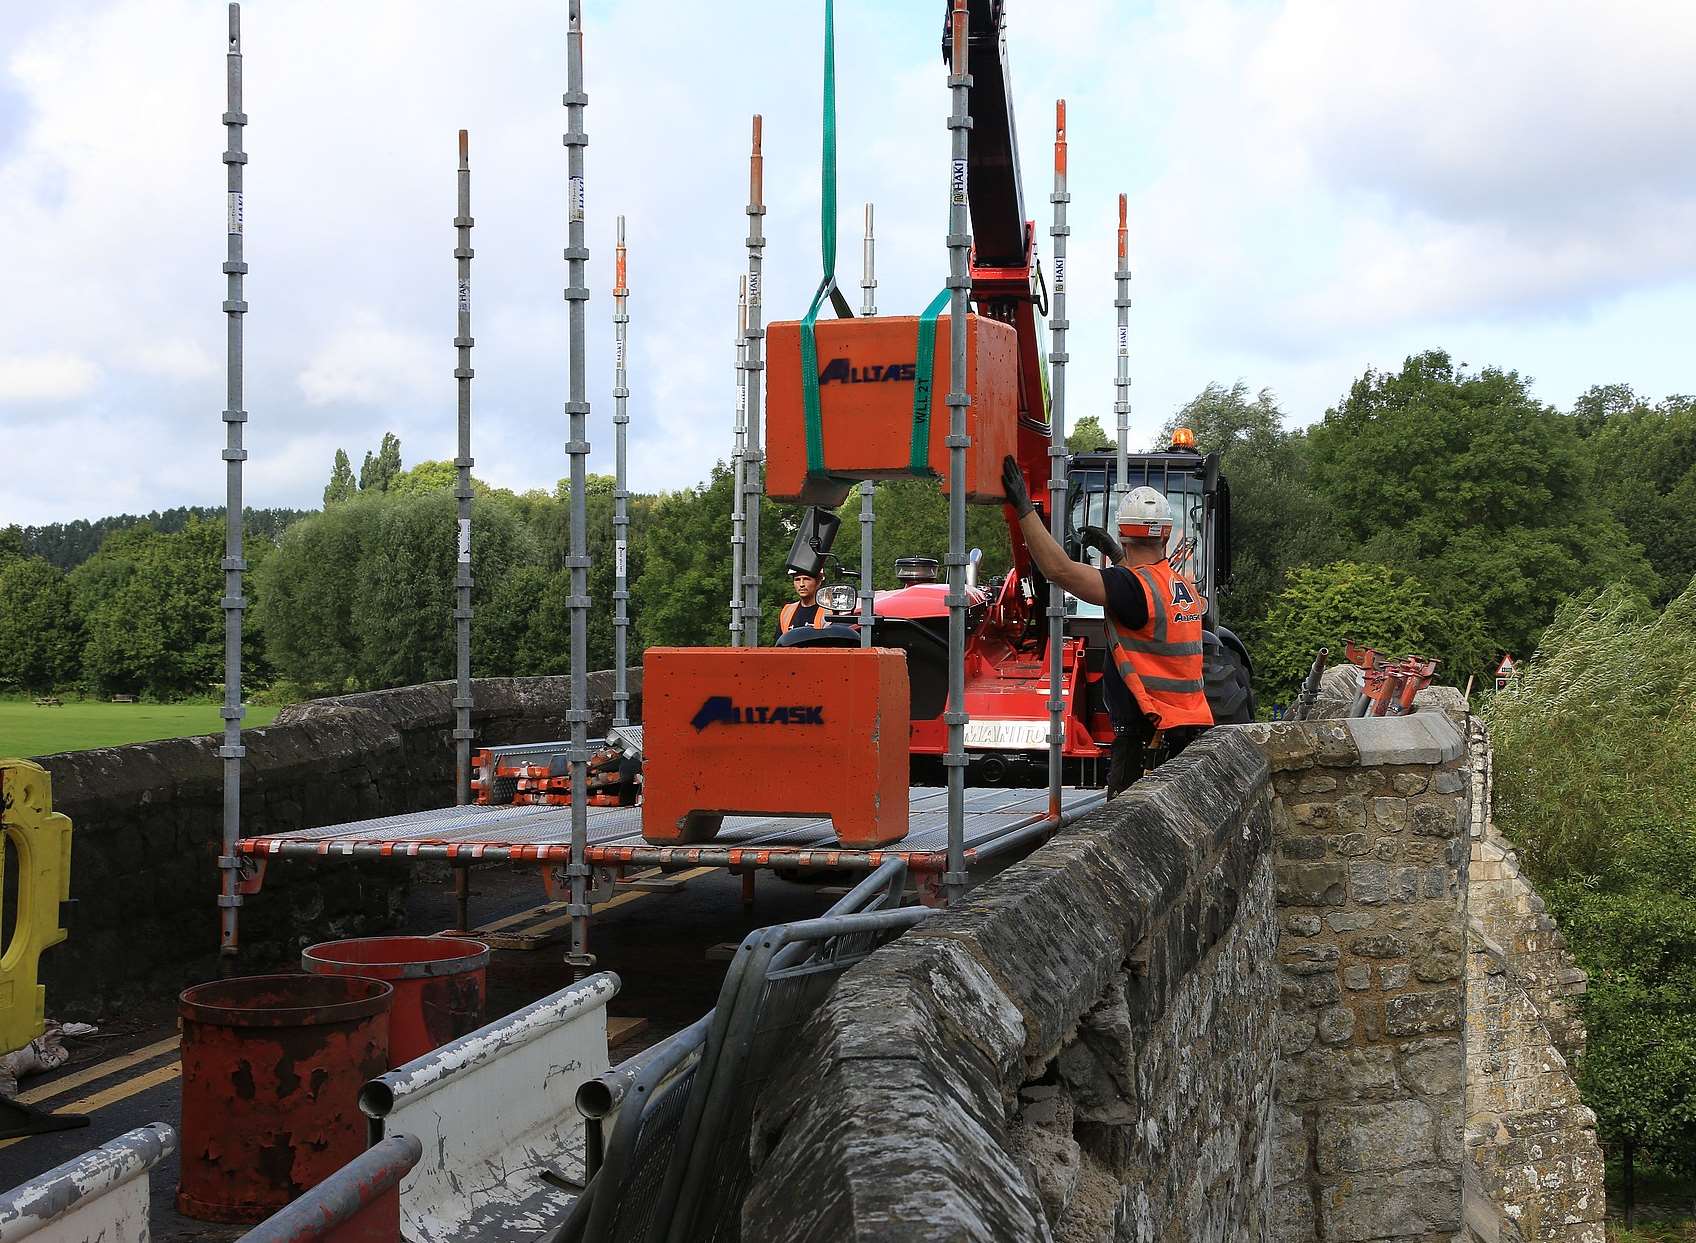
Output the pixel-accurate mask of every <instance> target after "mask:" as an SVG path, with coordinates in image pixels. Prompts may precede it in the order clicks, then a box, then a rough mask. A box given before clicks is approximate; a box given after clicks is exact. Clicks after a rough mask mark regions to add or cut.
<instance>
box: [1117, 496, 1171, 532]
mask: <svg viewBox="0 0 1696 1243" xmlns="http://www.w3.org/2000/svg"><path fill="white" fill-rule="evenodd" d="M1171 533H1172V505H1171V502H1169V501H1168V500H1167V499H1166V498H1165V496H1163V495H1162V494H1161V493H1159V492H1157V491H1155V490H1154V489H1153V488H1148V487H1142V488H1132V489H1131V490H1130V491H1129V492H1127V493H1125V499H1124V500H1122V501H1120V502H1119V534H1120V535H1122V536H1124V537H1126V538H1128V539H1165V538H1166V537H1167V536H1168V535H1170V534H1171Z"/></svg>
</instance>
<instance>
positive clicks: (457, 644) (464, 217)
mask: <svg viewBox="0 0 1696 1243" xmlns="http://www.w3.org/2000/svg"><path fill="white" fill-rule="evenodd" d="M458 206H459V210H458V212H457V213H456V214H455V215H454V218H453V227H454V232H455V237H454V248H453V257H454V263H455V265H456V266H457V268H458V276H459V289H458V297H457V306H458V311H457V315H458V319H457V321H456V323H455V331H454V337H453V344H454V349H455V350H457V351H458V353H459V357H458V358H457V360H456V362H455V365H454V369H453V378H454V383H455V384H456V386H457V387H458V389H459V452H458V453H457V454H456V455H455V456H454V459H453V465H454V484H453V494H454V498H455V500H456V501H457V502H458V508H459V539H458V557H457V560H456V563H455V568H454V579H453V586H454V609H453V626H454V649H455V651H454V663H455V669H456V677H457V678H458V681H457V683H456V684H455V686H454V696H453V751H454V802H455V803H457V804H458V805H460V806H461V807H463V806H465V805H466V804H467V803H469V802H470V801H471V739H472V730H471V465H472V463H471V377H472V376H473V375H474V374H475V373H474V372H473V371H472V370H471V347H472V345H474V344H475V342H474V341H473V340H472V338H471V256H472V253H473V252H472V249H471V226H472V224H473V223H474V222H473V221H472V219H471V144H470V139H469V136H468V135H467V134H466V132H465V131H464V130H460V131H459V205H458ZM463 878H464V870H463V869H457V870H456V880H457V879H463ZM467 896H469V895H467ZM466 922H467V917H466V915H465V912H464V911H461V913H460V920H459V926H460V927H462V928H463V927H464V926H465V924H466Z"/></svg>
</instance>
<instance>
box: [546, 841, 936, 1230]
mask: <svg viewBox="0 0 1696 1243" xmlns="http://www.w3.org/2000/svg"><path fill="white" fill-rule="evenodd" d="M906 874H907V869H906V865H905V863H904V862H903V861H902V860H901V859H899V858H896V859H889V860H887V861H885V862H884V863H883V864H882V865H880V866H879V867H878V868H877V870H875V871H874V872H872V873H871V874H870V875H869V876H867V877H866V879H865V880H864V881H862V882H861V883H860V884H859V885H858V886H856V887H855V888H854V889H853V890H852V891H850V892H849V893H848V895H847V896H846V897H844V898H843V899H842V900H841V901H840V902H838V903H837V904H836V905H835V906H833V907H832V908H831V909H830V910H829V911H828V912H827V913H826V914H825V915H824V916H823V917H821V918H819V919H809V920H802V921H800V922H798V923H793V924H779V925H776V926H774V927H770V928H761V929H758V930H756V931H754V932H751V933H749V934H748V936H747V938H746V939H745V940H744V941H743V942H742V946H741V948H740V949H739V950H738V951H737V954H736V957H735V959H734V960H733V961H732V962H731V965H730V969H729V971H728V972H727V973H726V975H725V980H724V985H723V987H722V988H721V989H720V991H719V1004H718V1005H717V1006H716V1007H715V1008H714V1009H713V1010H712V1011H710V1012H709V1013H708V1014H707V1015H706V1016H705V1017H704V1018H702V1019H700V1020H699V1021H698V1022H696V1023H695V1024H693V1025H692V1026H690V1027H688V1028H686V1029H684V1030H683V1031H681V1032H679V1033H678V1034H677V1035H675V1036H673V1037H671V1038H670V1039H669V1040H666V1041H663V1042H662V1043H660V1044H658V1045H655V1046H654V1047H653V1048H651V1049H648V1050H645V1051H644V1052H643V1053H640V1054H638V1055H637V1056H636V1057H634V1058H631V1059H630V1060H629V1061H627V1062H624V1063H622V1064H621V1065H620V1066H618V1067H616V1068H614V1069H613V1070H611V1071H608V1072H607V1073H606V1074H604V1075H600V1076H597V1077H596V1078H595V1079H591V1080H588V1081H586V1082H585V1083H584V1085H583V1086H582V1088H580V1089H579V1090H578V1097H577V1099H578V1108H579V1110H580V1111H581V1112H582V1113H584V1115H585V1117H586V1118H587V1119H588V1120H589V1121H588V1125H589V1134H590V1140H589V1150H590V1153H591V1155H592V1157H593V1156H599V1157H600V1159H599V1161H598V1163H597V1164H595V1165H592V1166H591V1169H590V1174H591V1178H590V1183H589V1186H588V1187H587V1189H586V1190H585V1191H584V1194H583V1196H582V1197H581V1198H580V1199H579V1200H578V1201H577V1203H576V1204H575V1205H573V1206H572V1210H571V1213H570V1215H569V1216H568V1217H567V1219H566V1220H565V1221H564V1222H563V1223H561V1225H560V1226H559V1227H558V1228H556V1229H555V1230H554V1231H553V1232H551V1233H550V1234H549V1235H548V1236H547V1237H546V1239H545V1240H544V1243H584V1241H587V1243H612V1241H614V1240H617V1241H618V1243H659V1241H661V1240H676V1241H678V1243H699V1241H705V1240H721V1241H729V1240H734V1239H737V1238H738V1237H740V1224H741V1207H742V1200H743V1197H744V1196H745V1194H746V1191H747V1186H748V1181H749V1177H750V1174H751V1171H750V1169H749V1166H748V1137H749V1131H750V1129H751V1126H752V1122H753V1113H754V1105H755V1102H756V1101H757V1099H758V1097H759V1094H760V1090H761V1087H762V1086H763V1085H764V1083H765V1082H766V1080H767V1079H768V1078H769V1077H770V1076H771V1074H772V1073H774V1071H775V1070H776V1068H777V1067H778V1066H780V1065H781V1064H782V1060H783V1051H784V1049H785V1047H786V1046H787V1045H788V1044H789V1043H790V1042H791V1041H792V1040H793V1037H794V1034H795V1031H796V1029H797V1028H798V1027H799V1026H800V1024H801V1023H803V1022H804V1021H805V1020H806V1018H807V1017H808V1016H809V1015H810V1014H812V1012H813V1011H814V1010H815V1009H817V1007H818V1005H819V1003H820V1002H822V1001H823V1000H824V997H825V995H826V994H827V993H828V992H829V991H830V989H831V987H832V986H833V985H834V984H835V982H836V980H837V978H838V977H839V976H840V975H841V974H842V973H843V972H844V971H846V970H847V969H848V968H849V967H851V966H853V965H854V964H855V963H857V962H859V961H861V960H862V959H864V958H865V957H867V956H868V955H869V954H871V953H872V952H873V951H874V950H876V949H877V948H878V947H879V946H880V945H883V944H885V943H886V942H888V941H890V940H892V939H893V938H894V937H896V936H899V935H900V934H901V933H902V932H904V931H905V930H906V929H908V928H911V927H913V926H914V925H915V924H917V923H919V922H920V921H922V920H923V919H925V918H926V917H927V916H928V915H929V914H930V911H929V909H928V908H925V907H910V908H906V909H901V900H902V892H903V890H904V888H905V884H906ZM603 1128H604V1129H606V1131H607V1135H606V1139H605V1141H604V1144H601V1143H600V1142H599V1141H598V1140H597V1138H596V1136H597V1134H598V1132H599V1130H600V1129H603ZM598 1150H599V1151H598ZM601 1153H604V1155H601Z"/></svg>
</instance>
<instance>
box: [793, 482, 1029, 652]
mask: <svg viewBox="0 0 1696 1243" xmlns="http://www.w3.org/2000/svg"><path fill="white" fill-rule="evenodd" d="M836 514H837V517H839V518H841V519H842V533H841V535H840V536H839V537H838V538H837V541H836V553H837V555H838V556H840V557H841V558H842V562H843V566H844V568H845V569H846V571H847V572H848V573H849V574H851V575H854V576H856V581H858V580H857V576H858V574H859V564H860V540H859V533H860V527H859V523H860V489H859V487H858V486H856V487H855V488H854V490H853V491H852V492H851V493H850V494H849V496H848V499H847V501H845V502H844V503H843V505H842V508H840V509H838V510H837V511H836ZM872 514H873V518H874V519H875V521H874V522H873V525H872V582H873V584H874V585H875V586H876V587H877V589H878V590H879V591H885V590H890V589H892V588H895V587H898V586H900V581H899V580H898V579H897V578H896V577H895V562H896V560H897V559H898V558H900V557H934V558H935V559H936V560H937V562H938V563H939V564H940V563H941V561H942V559H943V557H944V556H946V555H947V553H948V497H947V496H945V495H944V494H943V491H942V489H941V488H939V487H938V486H937V485H936V483H935V482H933V481H932V480H929V479H894V480H890V481H888V482H885V483H880V484H878V485H877V487H876V488H875V489H873V491H872ZM966 548H967V549H968V550H970V549H973V548H979V549H982V550H983V561H982V562H981V563H980V565H979V567H978V579H979V581H984V582H986V581H988V580H989V579H990V578H992V577H994V576H996V575H998V574H1005V573H1006V572H1007V570H1008V569H1009V567H1011V566H1012V564H1013V549H1012V541H1011V538H1010V535H1009V531H1008V527H1007V518H1006V510H1005V508H1004V507H1003V506H1000V505H968V506H967V507H966ZM788 550H789V543H788V542H787V541H785V543H784V545H783V551H784V553H785V554H787V552H788ZM780 568H781V566H780ZM773 624H774V625H775V624H776V623H775V622H774V623H773Z"/></svg>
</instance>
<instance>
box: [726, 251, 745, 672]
mask: <svg viewBox="0 0 1696 1243" xmlns="http://www.w3.org/2000/svg"><path fill="white" fill-rule="evenodd" d="M747 364H748V275H747V273H746V272H744V273H743V274H742V275H741V276H739V277H737V278H736V420H735V429H734V436H735V439H734V441H733V442H732V448H731V454H730V646H731V647H741V646H743V639H742V573H743V570H742V552H743V545H744V544H746V543H747V531H746V527H747V521H746V519H747V515H746V514H744V513H743V510H742V502H743V501H744V499H745V498H744V497H743V495H742V476H743V470H744V461H743V459H744V457H745V456H746V454H747V441H748V370H747Z"/></svg>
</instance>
